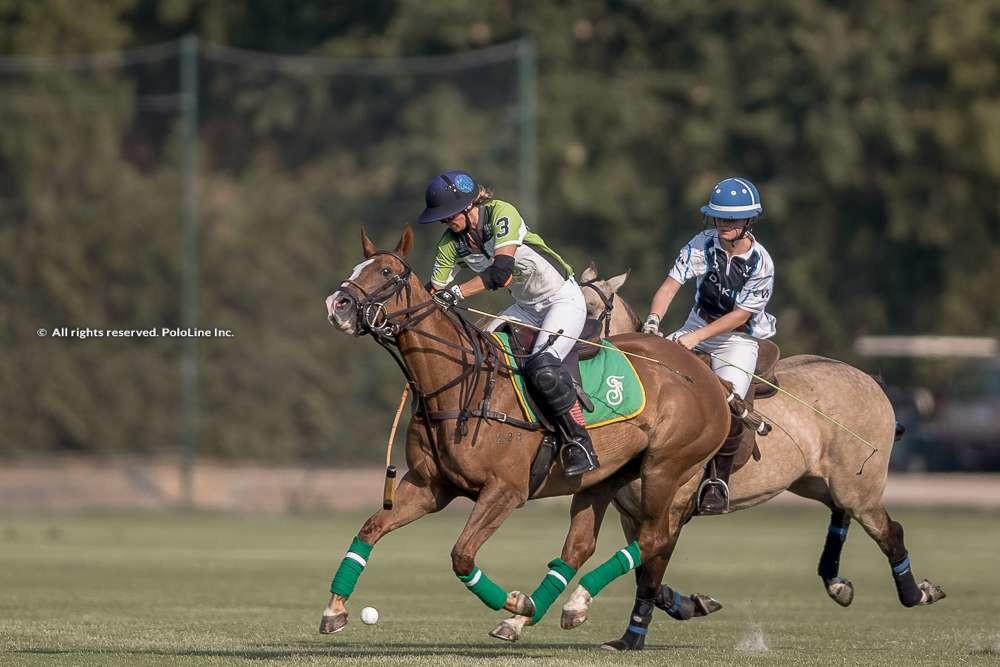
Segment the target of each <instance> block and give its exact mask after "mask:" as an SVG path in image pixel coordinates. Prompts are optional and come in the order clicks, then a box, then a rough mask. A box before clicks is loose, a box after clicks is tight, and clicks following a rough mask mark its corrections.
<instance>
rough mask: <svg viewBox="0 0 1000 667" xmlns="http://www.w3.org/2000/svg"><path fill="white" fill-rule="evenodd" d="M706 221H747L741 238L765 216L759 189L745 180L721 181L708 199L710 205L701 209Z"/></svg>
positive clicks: (733, 178)
mask: <svg viewBox="0 0 1000 667" xmlns="http://www.w3.org/2000/svg"><path fill="white" fill-rule="evenodd" d="M701 212H702V214H703V215H704V216H705V218H706V221H708V222H711V221H713V220H746V221H747V222H746V226H745V227H744V228H743V233H742V234H740V238H743V237H745V236H746V235H747V233H748V232H749V231H750V226H751V225H752V224H753V223H754V222H756V221H757V218H759V217H760V216H761V215H763V214H764V207H763V206H761V203H760V193H759V192H758V191H757V187H756V186H755V185H754V184H753V183H751V182H750V181H748V180H747V179H745V178H737V177H732V178H726V179H724V180H721V181H719V182H718V183H717V184H716V185H715V187H714V188H712V193H711V194H710V195H709V197H708V203H707V204H705V205H704V206H702V207H701Z"/></svg>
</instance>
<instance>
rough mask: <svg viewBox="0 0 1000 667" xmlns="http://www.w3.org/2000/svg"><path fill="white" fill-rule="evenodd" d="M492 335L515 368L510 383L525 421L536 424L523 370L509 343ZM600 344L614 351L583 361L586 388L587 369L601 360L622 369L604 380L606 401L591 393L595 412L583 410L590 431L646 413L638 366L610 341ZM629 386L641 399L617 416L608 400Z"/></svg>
mask: <svg viewBox="0 0 1000 667" xmlns="http://www.w3.org/2000/svg"><path fill="white" fill-rule="evenodd" d="M490 335H491V336H493V338H494V339H495V340H496V341H497V343H498V344H499V346H500V348H501V349H503V351H504V355H505V356H506V358H507V364H508V365H509V366H511V367H512V368H514V369H515V370H514V371H512V372H511V373H510V383H511V385H513V387H514V394H515V395H516V396H517V401H518V403H520V405H521V409H522V410H523V411H524V414H525V418H527V419H529V420H535V421H537V419H538V418H537V416H536V415H535V412H534V410H532V409H531V406H530V405H529V404H528V401H527V400H526V398H525V395H524V392H525V388H524V386H522V385H523V383H524V377H523V376H522V374H521V369H520V368H519V367H518V365H517V364H516V362H515V360H514V357H513V355H512V354H511V350H510V347H509V342H508V341H507V340H505V339H504V338H503V337H501V336H499V335H498V334H497V333H496V332H491V334H490ZM504 335H505V336H506V335H507V334H506V333H505V334H504ZM601 343H602V344H603V345H607V346H608V347H610V348H612V349H607V348H605V349H603V350H601V351H600V352H598V355H597V356H596V357H594V358H593V359H588V360H587V361H584V362H583V363H582V364H581V368H580V371H581V375H582V376H583V383H584V386H585V388H586V385H587V384H588V380H590V379H593V378H591V377H590V376H589V375H588V370H587V366H588V365H590V364H594V363H597V362H598V360H602V361H603V362H604V363H605V364H607V363H608V362H610V363H616V364H619V365H620V369H619V373H618V374H612V375H605V376H603V377H602V378H601V382H602V385H601V386H602V391H603V386H604V384H607V387H608V391H607V392H604V394H603V398H602V396H601V395H595V394H594V393H593V392H591V391H588V395H589V396H590V400H591V401H592V402H593V403H594V408H595V410H594V412H592V413H591V412H587V411H586V410H584V411H583V415H584V421H586V422H587V429H594V428H598V427H601V426H607V425H608V424H614V423H616V422H621V421H626V420H629V419H632V418H633V417H636V416H637V415H639V414H640V413H641V412H642V411H643V410H645V409H646V388H645V387H643V386H642V381H641V380H640V379H639V374H638V373H637V372H636V370H635V366H633V365H632V361H631V360H630V359H629V358H628V356H627V355H625V354H623V353H622V351H621V350H619V349H618V348H616V347H613V344H612V343H611V341H609V340H607V339H602V340H601ZM606 355H615V359H608V358H604V359H602V357H606ZM622 362H624V363H622ZM626 368H627V371H626ZM611 377H614V378H617V379H616V381H615V383H611V382H608V380H609V379H610V378H611ZM626 385H627V386H628V387H629V390H630V391H629V393H631V394H634V392H635V390H636V389H638V391H639V396H640V400H639V403H638V407H635V408H629V410H630V411H629V412H626V413H623V414H617V413H616V410H615V406H613V405H611V404H610V403H608V402H607V401H606V400H605V399H608V400H610V399H609V397H610V396H611V395H612V394H614V393H616V392H617V395H619V396H622V395H623V393H624V391H625V389H624V388H625V386H626ZM633 404H634V401H633ZM605 415H609V416H605ZM590 419H597V420H598V421H595V422H593V423H592V422H591V421H590Z"/></svg>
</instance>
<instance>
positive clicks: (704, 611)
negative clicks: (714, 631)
mask: <svg viewBox="0 0 1000 667" xmlns="http://www.w3.org/2000/svg"><path fill="white" fill-rule="evenodd" d="M691 600H692V601H693V602H694V615H695V616H708V615H709V614H714V613H715V612H717V611H719V610H720V609H722V603H721V602H719V601H718V600H716V599H715V598H713V597H711V596H709V595H702V594H701V593H692V594H691Z"/></svg>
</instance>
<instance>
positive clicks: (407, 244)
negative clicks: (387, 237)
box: [396, 225, 413, 257]
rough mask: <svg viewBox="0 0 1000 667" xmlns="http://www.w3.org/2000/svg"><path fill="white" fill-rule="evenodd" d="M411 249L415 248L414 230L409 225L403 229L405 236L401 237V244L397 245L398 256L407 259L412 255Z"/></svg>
mask: <svg viewBox="0 0 1000 667" xmlns="http://www.w3.org/2000/svg"><path fill="white" fill-rule="evenodd" d="M411 248H413V228H412V227H410V226H409V225H407V226H406V227H403V235H402V236H400V237H399V243H397V244H396V254H397V255H399V256H400V257H406V256H407V255H409V254H410V249H411Z"/></svg>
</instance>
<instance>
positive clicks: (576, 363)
mask: <svg viewBox="0 0 1000 667" xmlns="http://www.w3.org/2000/svg"><path fill="white" fill-rule="evenodd" d="M497 331H504V332H506V333H508V334H510V344H511V348H512V349H513V351H514V353H515V354H517V355H518V356H519V357H521V358H523V357H524V356H526V355H528V354H530V353H531V350H533V349H534V347H535V341H537V340H538V335H539V333H541V332H538V331H535V330H534V329H529V328H528V327H521V326H518V325H516V324H511V323H506V322H505V323H504V324H503V325H501V326H500V327H499V328H498V329H497ZM545 335H550V334H545ZM580 339H581V340H585V341H587V342H590V343H595V345H587V344H586V343H577V344H576V345H574V346H573V349H572V350H570V352H569V354H567V355H566V359H564V360H563V363H564V364H565V365H566V370H568V371H569V374H570V375H572V376H573V384H575V385H576V395H577V396H578V397H579V399H580V403H582V404H583V407H585V408H586V409H587V411H588V412H593V411H594V404H593V403H592V402H591V400H590V397H588V396H587V393H586V392H585V391H583V380H582V378H581V376H580V362H581V361H587V360H588V359H593V358H594V357H596V356H597V354H598V353H599V352H600V351H601V348H600V347H598V345H599V344H600V342H601V322H600V321H599V320H594V319H591V318H589V317H588V318H587V321H586V323H584V325H583V331H582V332H580ZM532 407H533V408H534V407H536V406H532ZM535 414H541V411H539V410H535ZM544 425H545V427H546V428H549V427H550V425H549V424H544Z"/></svg>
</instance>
